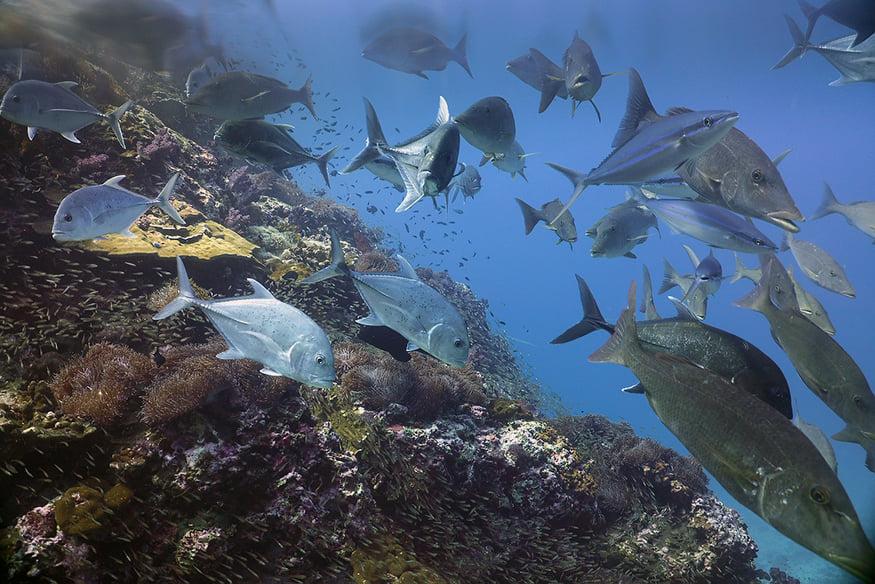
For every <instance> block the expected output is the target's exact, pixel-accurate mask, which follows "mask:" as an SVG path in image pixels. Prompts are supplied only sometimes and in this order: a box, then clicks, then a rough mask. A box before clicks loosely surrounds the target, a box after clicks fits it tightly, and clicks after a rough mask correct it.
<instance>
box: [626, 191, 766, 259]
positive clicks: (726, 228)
mask: <svg viewBox="0 0 875 584" xmlns="http://www.w3.org/2000/svg"><path fill="white" fill-rule="evenodd" d="M639 201H640V202H641V204H642V205H644V206H645V207H647V208H648V209H650V210H651V211H652V212H653V214H654V215H656V216H657V217H658V218H659V219H660V220H661V221H664V222H665V223H668V224H669V226H670V227H671V228H672V230H673V231H675V232H677V233H683V234H684V235H688V236H690V237H692V238H694V239H698V240H699V241H702V242H704V243H706V244H708V245H710V246H713V247H722V248H724V249H732V250H735V251H743V252H747V253H770V252H774V251H776V250H777V249H778V246H777V245H775V244H774V243H773V242H772V241H771V240H770V239H769V238H768V237H767V236H766V235H765V234H764V233H763V232H762V231H760V230H759V229H757V228H756V227H755V226H754V224H753V223H752V222H751V221H750V219H748V220H747V221H745V220H744V219H742V218H741V217H739V216H738V215H736V214H735V213H733V212H732V211H729V210H728V209H726V208H724V207H718V206H717V205H711V204H708V203H700V202H698V201H690V200H687V199H647V198H644V197H642V198H640V199H639Z"/></svg>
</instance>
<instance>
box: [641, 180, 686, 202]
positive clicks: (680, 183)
mask: <svg viewBox="0 0 875 584" xmlns="http://www.w3.org/2000/svg"><path fill="white" fill-rule="evenodd" d="M635 186H637V187H639V188H641V189H642V190H644V191H646V192H648V193H651V194H653V195H654V196H656V197H668V198H672V199H697V198H699V193H697V192H696V191H694V190H693V189H692V187H690V185H688V184H687V182H686V181H685V180H684V179H682V178H681V177H679V176H677V175H674V176H662V177H657V178H654V179H650V180H647V181H644V182H642V183H638V184H637V185H635Z"/></svg>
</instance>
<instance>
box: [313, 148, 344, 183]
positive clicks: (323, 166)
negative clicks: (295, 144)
mask: <svg viewBox="0 0 875 584" xmlns="http://www.w3.org/2000/svg"><path fill="white" fill-rule="evenodd" d="M340 148H341V147H340V146H335V147H334V148H332V149H331V150H329V151H328V152H326V153H325V154H323V155H321V156H319V157H318V158H316V166H318V167H319V172H321V173H322V178H324V179H325V184H326V185H328V187H329V188H330V187H331V182H330V181H329V180H328V161H329V160H331V159H332V157H334V155H335V154H337V151H338V150H340Z"/></svg>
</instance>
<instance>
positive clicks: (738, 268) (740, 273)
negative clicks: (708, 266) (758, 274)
mask: <svg viewBox="0 0 875 584" xmlns="http://www.w3.org/2000/svg"><path fill="white" fill-rule="evenodd" d="M749 272H750V270H748V269H747V266H745V265H744V264H743V263H742V262H741V258H740V257H738V253H737V252H736V254H735V273H734V274H732V279H730V280H729V283H730V284H734V283H735V282H738V281H739V280H741V279H742V278H749V277H750V276H749V275H748V274H749Z"/></svg>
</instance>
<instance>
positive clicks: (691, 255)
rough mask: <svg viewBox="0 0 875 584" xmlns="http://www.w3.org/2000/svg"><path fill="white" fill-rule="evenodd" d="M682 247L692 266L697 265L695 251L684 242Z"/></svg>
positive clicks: (697, 259) (697, 260)
mask: <svg viewBox="0 0 875 584" xmlns="http://www.w3.org/2000/svg"><path fill="white" fill-rule="evenodd" d="M684 249H685V250H686V251H687V256H689V258H690V263H692V264H693V268H695V267H696V266H698V265H699V263H700V262H699V258H697V257H696V252H694V251H693V248H691V247H690V246H689V245H687V244H684Z"/></svg>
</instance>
